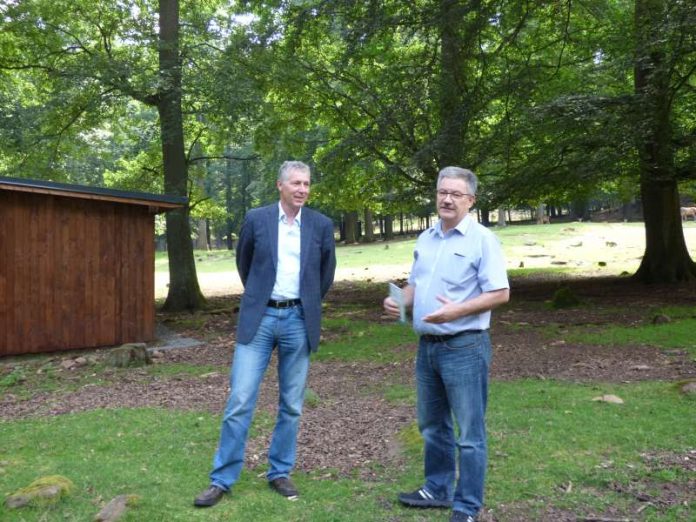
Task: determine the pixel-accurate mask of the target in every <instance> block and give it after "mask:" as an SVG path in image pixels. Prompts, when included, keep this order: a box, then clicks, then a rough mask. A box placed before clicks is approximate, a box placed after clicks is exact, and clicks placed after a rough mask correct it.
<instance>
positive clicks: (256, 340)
mask: <svg viewBox="0 0 696 522" xmlns="http://www.w3.org/2000/svg"><path fill="white" fill-rule="evenodd" d="M309 185H310V170H309V167H308V166H307V165H306V164H304V163H302V162H299V161H286V162H285V163H283V165H282V166H281V167H280V171H279V174H278V181H277V186H278V192H279V194H280V201H279V202H278V203H274V204H272V205H268V206H266V207H261V208H257V209H253V210H251V211H249V213H248V214H247V216H246V219H245V220H244V224H243V225H242V231H241V233H240V236H239V242H238V244H237V270H238V271H239V275H240V277H241V279H242V283H243V284H244V294H243V295H242V302H241V306H240V311H239V323H238V326H237V344H236V347H235V351H234V359H233V362H232V370H231V374H230V396H229V399H228V402H227V406H226V408H225V413H224V417H223V420H222V428H221V433H220V442H219V445H218V448H217V451H216V453H215V457H214V459H213V470H212V471H211V473H210V486H209V487H208V489H206V490H205V491H203V492H202V493H201V494H200V495H198V497H196V499H195V500H194V505H195V506H197V507H209V506H214V505H215V504H217V502H218V501H219V500H220V499H221V498H222V496H223V495H224V494H225V493H226V492H228V491H229V490H230V488H231V487H232V485H233V484H235V483H236V482H237V480H238V479H239V475H240V473H241V470H242V464H243V462H244V447H245V445H246V440H247V434H248V431H249V426H250V424H251V420H252V416H253V413H254V407H255V405H256V398H257V396H258V391H259V386H260V384H261V380H262V378H263V374H264V372H265V371H266V368H267V366H268V363H269V361H270V359H271V355H272V353H273V350H274V349H275V348H277V349H278V389H279V402H278V417H277V419H276V425H275V429H274V431H273V437H272V440H271V446H270V448H269V452H268V461H269V470H268V473H267V475H266V476H267V478H268V482H269V485H270V487H271V488H272V489H273V490H274V491H276V492H278V493H280V494H281V495H283V496H285V497H287V498H290V499H295V498H297V496H298V492H297V488H295V486H294V485H293V483H292V482H291V481H290V478H289V475H290V472H291V470H292V468H293V466H294V464H295V446H296V441H297V430H298V427H299V421H300V415H301V413H302V404H303V401H304V391H305V382H306V380H307V373H308V371H309V355H310V352H315V351H316V350H317V348H318V346H319V335H320V326H321V300H322V299H323V297H324V296H325V295H326V292H327V291H328V290H329V287H331V284H332V283H333V278H334V272H335V269H336V255H335V244H334V234H333V223H332V222H331V220H330V219H329V218H327V217H326V216H324V215H323V214H320V213H319V212H316V211H314V210H311V209H309V208H303V207H304V204H305V202H306V201H307V198H308V196H309Z"/></svg>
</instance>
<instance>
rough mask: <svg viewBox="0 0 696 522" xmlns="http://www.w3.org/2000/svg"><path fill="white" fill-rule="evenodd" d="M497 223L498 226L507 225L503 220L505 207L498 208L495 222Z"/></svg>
mask: <svg viewBox="0 0 696 522" xmlns="http://www.w3.org/2000/svg"><path fill="white" fill-rule="evenodd" d="M497 225H498V226H499V227H505V226H507V223H506V222H505V207H499V208H498V223H497Z"/></svg>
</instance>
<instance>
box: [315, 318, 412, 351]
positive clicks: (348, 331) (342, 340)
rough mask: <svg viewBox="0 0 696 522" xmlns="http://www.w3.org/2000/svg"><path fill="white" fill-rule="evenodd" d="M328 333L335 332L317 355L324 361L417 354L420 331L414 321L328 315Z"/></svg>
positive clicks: (323, 323)
mask: <svg viewBox="0 0 696 522" xmlns="http://www.w3.org/2000/svg"><path fill="white" fill-rule="evenodd" d="M322 327H323V328H324V330H325V332H326V333H325V335H326V334H328V335H332V336H334V337H332V338H331V340H330V341H328V342H325V343H323V345H322V348H321V350H319V351H318V352H317V353H316V355H314V356H313V357H314V358H316V359H317V360H320V361H325V360H339V361H374V362H393V361H404V360H409V359H412V358H413V356H414V355H413V354H414V352H413V349H409V347H411V346H413V345H414V344H415V343H416V341H417V338H416V334H415V333H414V332H413V329H412V328H411V325H410V324H401V323H398V322H394V323H390V324H378V323H371V322H368V321H364V320H357V319H351V318H347V317H344V318H326V319H325V320H324V321H323V322H322Z"/></svg>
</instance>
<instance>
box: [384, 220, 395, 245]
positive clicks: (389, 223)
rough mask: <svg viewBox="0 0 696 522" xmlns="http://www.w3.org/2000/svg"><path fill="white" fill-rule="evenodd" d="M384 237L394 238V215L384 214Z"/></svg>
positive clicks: (387, 238)
mask: <svg viewBox="0 0 696 522" xmlns="http://www.w3.org/2000/svg"><path fill="white" fill-rule="evenodd" d="M384 239H385V240H387V241H389V240H392V239H394V216H392V215H391V214H389V215H388V216H384Z"/></svg>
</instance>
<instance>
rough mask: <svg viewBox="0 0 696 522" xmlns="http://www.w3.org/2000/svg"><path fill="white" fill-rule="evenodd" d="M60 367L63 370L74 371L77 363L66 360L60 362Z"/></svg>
mask: <svg viewBox="0 0 696 522" xmlns="http://www.w3.org/2000/svg"><path fill="white" fill-rule="evenodd" d="M60 367H61V368H62V369H63V370H72V369H73V368H74V367H75V361H73V360H72V359H65V360H63V361H61V362H60Z"/></svg>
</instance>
